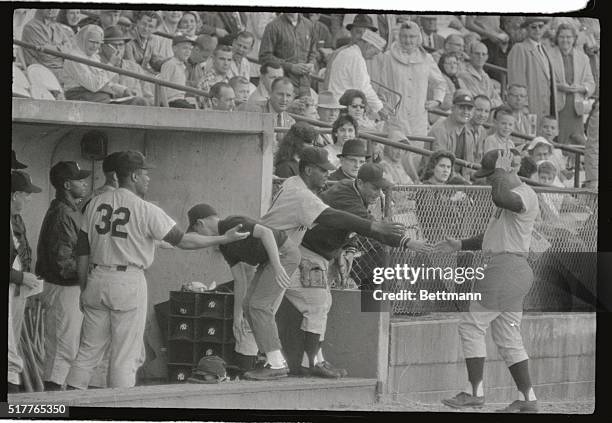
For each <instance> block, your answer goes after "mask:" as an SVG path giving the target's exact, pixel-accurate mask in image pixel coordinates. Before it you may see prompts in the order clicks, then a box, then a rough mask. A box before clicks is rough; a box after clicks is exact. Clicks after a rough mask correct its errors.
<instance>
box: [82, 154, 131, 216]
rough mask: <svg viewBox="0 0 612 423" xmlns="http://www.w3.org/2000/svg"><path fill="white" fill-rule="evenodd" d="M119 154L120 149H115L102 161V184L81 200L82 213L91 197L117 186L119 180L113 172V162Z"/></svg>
mask: <svg viewBox="0 0 612 423" xmlns="http://www.w3.org/2000/svg"><path fill="white" fill-rule="evenodd" d="M120 154H121V152H120V151H115V152H114V153H110V154H109V155H108V156H106V157H105V158H104V160H103V161H102V172H104V185H102V186H101V187H98V188H96V189H94V190H93V191H92V193H91V195H90V196H89V198H87V199H85V200H83V202H82V203H81V211H82V212H83V213H84V212H85V209H86V208H87V205H88V204H89V202H90V201H91V199H92V198H93V197H95V196H96V195H100V194H102V193H105V192H106V191H112V190H114V189H117V188H118V187H119V182H117V174H116V173H115V167H116V165H115V162H116V160H117V157H119V155H120Z"/></svg>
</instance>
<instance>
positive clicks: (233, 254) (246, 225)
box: [218, 216, 287, 267]
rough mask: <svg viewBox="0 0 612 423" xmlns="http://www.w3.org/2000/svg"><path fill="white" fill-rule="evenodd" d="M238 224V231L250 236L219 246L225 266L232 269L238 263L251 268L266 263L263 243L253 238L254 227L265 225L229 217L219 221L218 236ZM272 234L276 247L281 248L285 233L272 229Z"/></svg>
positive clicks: (266, 257)
mask: <svg viewBox="0 0 612 423" xmlns="http://www.w3.org/2000/svg"><path fill="white" fill-rule="evenodd" d="M239 224H242V228H241V229H240V231H241V232H249V234H250V235H249V236H248V237H247V238H245V239H242V240H240V241H234V242H231V243H229V244H224V245H220V246H219V250H221V254H223V258H224V259H225V261H227V264H229V266H230V267H232V266H234V265H236V264H238V263H240V262H244V263H248V264H250V265H252V266H256V265H258V264H264V263H267V262H268V261H269V258H268V253H267V251H266V248H265V247H264V245H263V242H261V239H259V238H255V237H254V236H253V230H254V228H255V225H261V226H265V225H262V224H261V223H259V222H257V221H256V220H253V219H251V218H250V217H246V216H229V217H227V218H225V219H223V220H220V221H219V226H218V228H219V234H220V235H223V234H224V233H226V232H227V231H228V230H230V229H232V228H233V227H234V226H236V225H239ZM266 227H268V226H266ZM270 229H272V228H270ZM272 233H273V234H274V239H275V240H276V245H277V246H278V247H280V246H282V245H283V244H284V243H285V241H286V240H287V234H286V233H285V231H279V230H277V229H272Z"/></svg>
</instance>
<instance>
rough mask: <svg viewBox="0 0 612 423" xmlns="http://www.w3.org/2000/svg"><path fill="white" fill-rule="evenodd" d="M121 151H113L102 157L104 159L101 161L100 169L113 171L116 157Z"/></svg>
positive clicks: (115, 167) (115, 165)
mask: <svg viewBox="0 0 612 423" xmlns="http://www.w3.org/2000/svg"><path fill="white" fill-rule="evenodd" d="M121 153H122V152H121V151H115V152H114V153H110V154H109V155H108V156H106V157H105V158H104V161H102V171H103V172H104V173H107V172H115V170H116V169H117V159H118V158H119V156H120V155H121Z"/></svg>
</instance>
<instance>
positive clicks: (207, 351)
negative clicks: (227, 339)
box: [194, 342, 234, 365]
mask: <svg viewBox="0 0 612 423" xmlns="http://www.w3.org/2000/svg"><path fill="white" fill-rule="evenodd" d="M233 354H234V344H233V343H231V344H219V343H216V342H198V343H197V344H196V348H195V356H194V358H195V363H196V365H197V363H199V361H200V359H201V358H202V357H205V356H209V355H216V356H217V357H221V358H222V359H223V360H225V362H226V363H231V362H233V361H234V355H233Z"/></svg>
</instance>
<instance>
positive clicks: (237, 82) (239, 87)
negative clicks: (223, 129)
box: [229, 76, 250, 107]
mask: <svg viewBox="0 0 612 423" xmlns="http://www.w3.org/2000/svg"><path fill="white" fill-rule="evenodd" d="M229 84H230V85H231V86H232V89H233V90H234V94H235V95H236V99H235V100H234V102H235V103H236V107H238V106H240V105H241V104H244V103H246V102H247V101H248V100H249V88H250V82H249V80H248V79H247V78H245V77H243V76H234V77H233V78H232V79H230V80H229Z"/></svg>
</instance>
